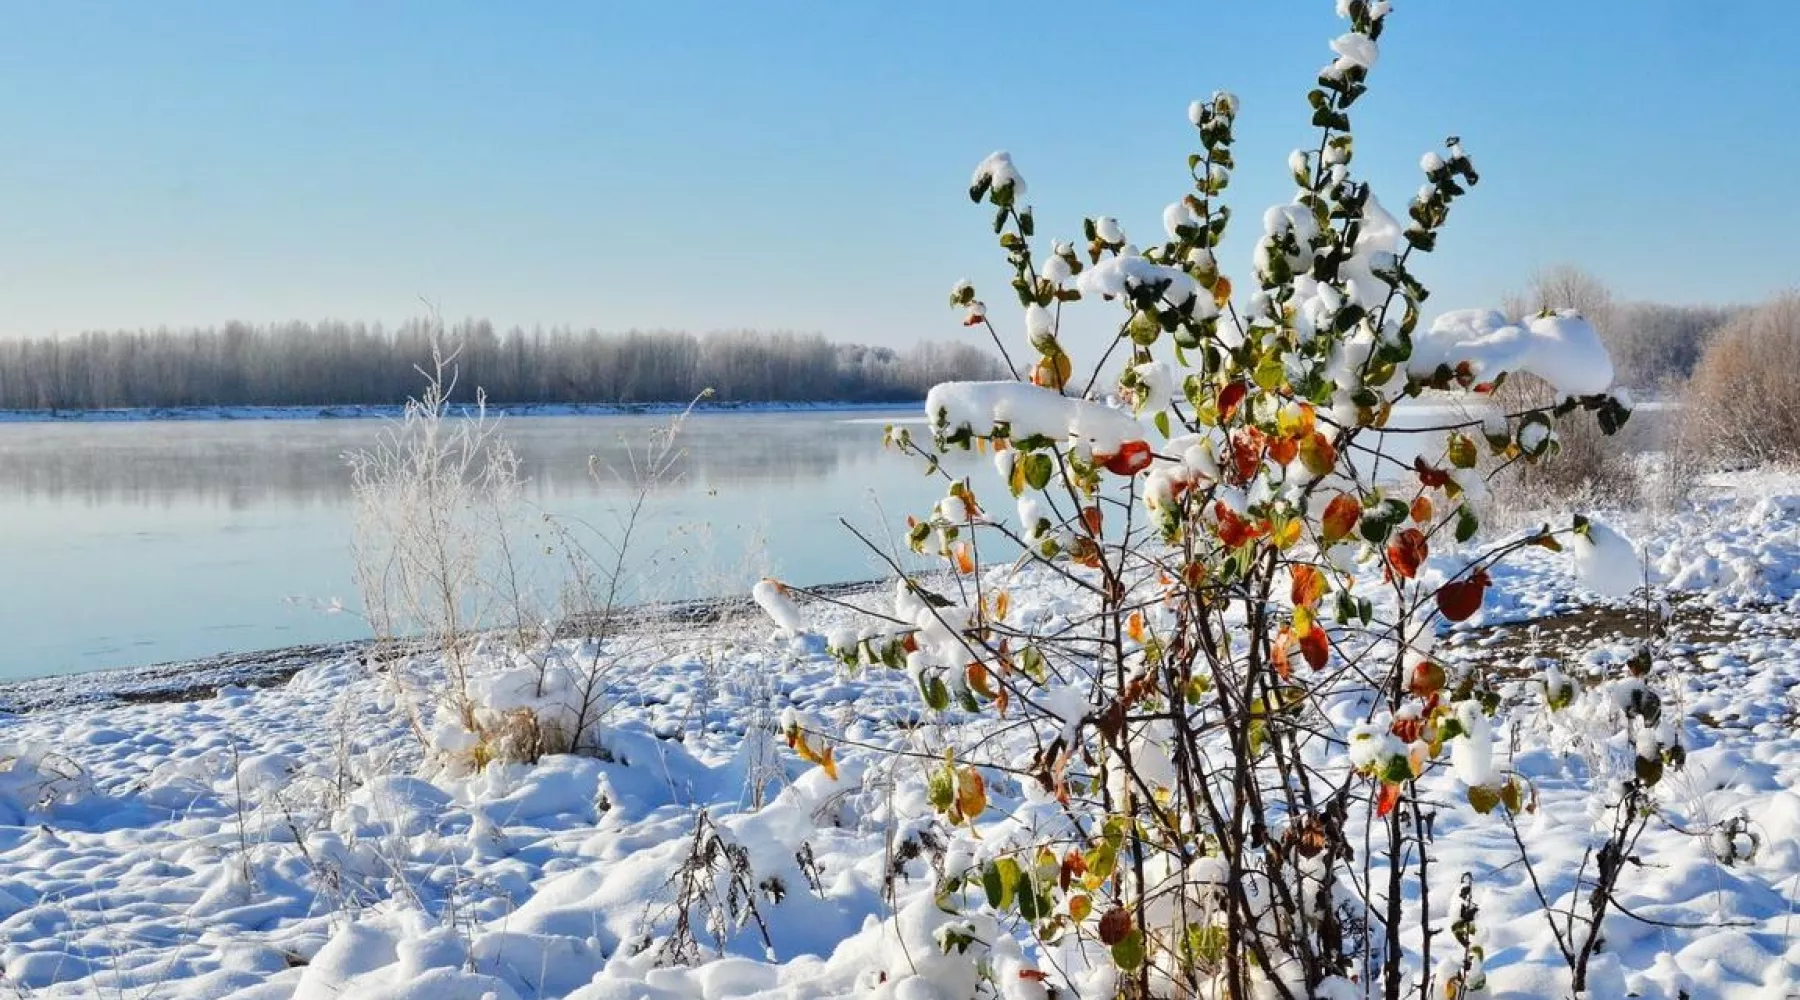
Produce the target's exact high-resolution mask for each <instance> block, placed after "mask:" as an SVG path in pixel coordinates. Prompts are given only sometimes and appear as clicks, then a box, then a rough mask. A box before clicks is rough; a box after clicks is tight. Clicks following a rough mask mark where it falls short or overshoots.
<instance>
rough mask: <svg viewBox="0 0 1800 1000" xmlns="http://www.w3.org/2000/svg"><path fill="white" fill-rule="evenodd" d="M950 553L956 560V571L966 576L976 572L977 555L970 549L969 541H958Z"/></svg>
mask: <svg viewBox="0 0 1800 1000" xmlns="http://www.w3.org/2000/svg"><path fill="white" fill-rule="evenodd" d="M950 554H951V556H952V557H954V558H955V560H956V571H957V572H958V573H961V574H963V575H964V576H967V575H969V574H970V573H973V572H975V555H974V553H973V552H971V551H969V543H967V542H957V543H956V544H955V545H953V546H951V547H950Z"/></svg>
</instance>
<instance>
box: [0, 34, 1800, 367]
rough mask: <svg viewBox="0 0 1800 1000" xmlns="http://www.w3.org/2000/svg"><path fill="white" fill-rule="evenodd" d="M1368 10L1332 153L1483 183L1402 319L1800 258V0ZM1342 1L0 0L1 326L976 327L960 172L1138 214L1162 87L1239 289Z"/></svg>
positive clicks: (1050, 208)
mask: <svg viewBox="0 0 1800 1000" xmlns="http://www.w3.org/2000/svg"><path fill="white" fill-rule="evenodd" d="M1395 6H1396V8H1397V9H1396V11H1395V13H1394V15H1393V16H1392V18H1391V19H1390V21H1389V28H1388V31H1387V33H1386V34H1385V35H1384V37H1383V39H1382V56H1381V62H1380V64H1379V65H1378V66H1377V68H1376V70H1375V73H1374V77H1373V80H1372V83H1373V85H1374V88H1375V89H1374V91H1373V92H1372V93H1371V94H1370V95H1369V96H1368V97H1366V98H1364V100H1363V101H1362V102H1360V103H1359V104H1358V105H1357V106H1356V108H1354V109H1353V110H1354V116H1355V122H1356V125H1357V130H1358V154H1359V155H1358V157H1357V166H1358V167H1359V168H1360V171H1361V172H1362V173H1363V175H1364V176H1366V177H1369V178H1371V179H1373V180H1374V182H1375V184H1376V190H1377V192H1378V194H1384V195H1385V200H1386V202H1387V204H1388V205H1389V207H1390V208H1393V209H1396V210H1398V209H1401V208H1403V207H1404V205H1405V201H1406V199H1407V197H1408V196H1409V195H1410V193H1411V192H1412V191H1413V190H1414V189H1415V188H1416V187H1417V186H1418V184H1419V182H1420V178H1419V176H1418V173H1417V166H1416V164H1417V161H1418V157H1419V154H1420V153H1422V152H1424V151H1426V150H1427V149H1431V148H1434V147H1436V146H1437V144H1438V143H1439V142H1440V141H1441V140H1442V138H1443V137H1444V136H1445V135H1447V134H1450V133H1456V134H1460V135H1461V136H1463V138H1464V142H1465V145H1466V147H1467V149H1468V151H1469V153H1470V154H1471V155H1472V156H1473V157H1474V159H1475V162H1476V165H1477V167H1478V168H1479V169H1480V170H1481V172H1482V176H1483V180H1482V183H1481V185H1480V187H1479V188H1477V189H1476V191H1475V193H1474V195H1473V197H1470V198H1468V199H1465V200H1464V201H1461V202H1459V203H1458V205H1457V207H1456V210H1455V212H1454V214H1453V216H1452V219H1451V223H1450V228H1449V231H1448V233H1447V235H1446V236H1445V238H1444V239H1443V241H1442V242H1441V243H1440V250H1439V252H1438V253H1437V254H1435V255H1434V256H1433V257H1432V259H1430V260H1429V262H1428V263H1426V264H1425V265H1424V266H1423V267H1422V268H1421V269H1420V270H1421V274H1422V275H1423V277H1424V278H1425V279H1426V281H1427V283H1428V284H1429V285H1431V286H1432V287H1433V289H1434V292H1435V294H1434V295H1433V297H1432V299H1431V301H1430V302H1429V303H1428V309H1431V308H1450V307H1457V306H1470V305H1487V304H1494V303H1497V301H1498V299H1499V297H1500V296H1501V295H1502V294H1503V293H1504V292H1506V291H1507V290H1509V289H1514V288H1517V287H1519V286H1520V285H1521V284H1522V283H1523V282H1524V280H1525V279H1526V277H1527V276H1528V275H1529V274H1530V272H1531V271H1532V270H1533V269H1534V268H1536V267H1539V266H1544V265H1549V264H1554V263H1558V262H1564V261H1569V262H1577V263H1579V264H1582V265H1584V266H1585V267H1587V268H1588V269H1589V270H1591V271H1593V272H1594V273H1596V274H1598V275H1599V276H1600V277H1602V278H1603V279H1605V280H1606V281H1607V282H1609V283H1610V284H1611V285H1612V286H1613V287H1614V289H1615V292H1616V294H1618V295H1620V296H1622V297H1626V298H1657V299H1665V300H1677V301H1700V300H1718V301H1742V300H1751V299H1756V298H1759V297H1761V296H1764V295H1766V294H1768V293H1770V292H1771V291H1774V290H1777V289H1779V288H1783V287H1788V286H1791V285H1793V284H1794V283H1796V282H1800V250H1796V249H1795V246H1796V242H1795V234H1796V233H1797V232H1800V209H1797V208H1796V204H1800V202H1797V200H1796V199H1795V197H1794V195H1793V182H1792V179H1791V178H1792V173H1793V169H1794V166H1793V165H1794V163H1795V162H1796V160H1797V159H1800V138H1797V137H1800V126H1797V125H1796V124H1795V117H1796V115H1797V114H1800V69H1797V67H1800V58H1796V56H1795V54H1794V53H1795V51H1796V50H1795V45H1796V42H1797V40H1800V3H1794V2H1792V0H1762V2H1756V0H1732V2H1719V3H1712V4H1696V3H1692V2H1689V0H1682V2H1661V0H1613V2H1601V0H1582V2H1558V3H1516V2H1507V3H1497V2H1496V3H1475V2H1453V0H1401V2H1397V3H1396V5H1395ZM1340 25H1341V22H1339V21H1338V20H1337V19H1336V18H1335V16H1334V15H1333V13H1332V10H1331V4H1330V3H1329V2H1328V0H1308V2H1304V3H1303V2H1299V0H1255V2H1252V0H1234V2H1220V0H1187V2H1183V3H1152V2H1147V0H1132V2H1130V3H1118V4H1104V3H1102V4H1096V3H1091V2H1090V3H1081V4H1072V3H1062V2H1057V0H1039V2H1034V3H1031V4H1028V5H1001V4H986V3H981V4H977V3H951V2H937V0H915V2H907V3H889V2H880V3H878V2H873V0H870V2H853V0H807V2H785V3H775V2H767V3H763V2H755V3H753V2H748V0H746V2H741V3H698V2H689V0H657V2H654V3H629V4H627V3H610V2H602V0H591V2H583V3H552V2H532V3H526V4H510V3H498V2H493V3H467V2H460V0H431V2H412V3H405V2H382V3H367V2H360V0H359V2H327V0H318V2H308V3H303V4H277V3H262V2H250V3H235V4H234V3H224V2H217V0H211V2H204V3H199V2H179V0H170V2H159V3H126V2H107V3H90V2H85V0H58V2H56V3H30V2H23V0H6V2H5V3H3V4H0V129H3V130H4V133H3V134H4V138H5V142H4V147H3V149H4V152H3V153H0V336H13V335H20V334H45V333H52V332H63V333H68V332H73V331H77V330H82V329H92V328H112V327H132V328H136V327H155V326H159V325H171V326H179V325H193V324H202V325H204V324H216V323H219V322H223V321H225V320H228V319H245V320H251V321H258V322H261V321H272V320H284V319H319V318H326V317H333V318H342V319H363V320H370V321H375V320H380V321H384V322H387V323H393V322H396V321H399V320H403V319H405V318H408V317H410V316H413V315H417V313H418V312H419V308H420V307H419V300H420V299H421V298H425V299H429V300H432V301H434V302H436V303H438V304H439V305H440V306H441V308H442V310H443V312H444V313H445V315H447V316H450V317H461V316H466V315H474V316H486V317H489V318H491V319H493V320H494V321H495V322H496V323H498V324H500V325H502V326H507V325H512V324H515V323H516V324H521V325H526V326H530V325H533V324H544V325H552V324H571V325H577V326H596V327H600V328H604V329H625V328H631V327H639V328H649V327H661V328H682V329H691V330H696V331H699V330H708V329H716V328H726V327H735V328H761V329H792V330H817V331H821V332H823V333H825V334H827V335H829V336H832V337H836V338H841V339H857V340H872V341H877V342H885V343H891V344H904V343H907V342H910V341H912V340H915V339H920V338H939V339H941V338H954V337H958V336H966V335H967V334H966V333H965V332H964V331H963V330H962V329H961V328H960V327H959V326H957V325H956V320H957V317H956V315H955V314H954V313H952V312H951V311H950V310H949V309H948V308H947V307H946V306H945V296H946V295H947V292H948V289H949V287H950V285H951V284H952V283H953V282H954V281H955V280H956V279H958V278H961V277H969V278H972V279H974V280H975V281H976V283H977V286H978V287H981V288H983V289H985V290H986V292H987V294H986V295H985V297H986V298H988V299H989V301H990V302H992V303H998V302H1000V301H1002V298H1003V297H1002V296H1001V294H1000V292H1001V291H1002V290H1003V287H1004V282H1005V279H1006V271H1005V265H1004V262H1003V261H1002V260H1001V258H1000V255H999V251H998V249H997V248H996V247H995V246H994V245H993V237H992V234H991V232H990V231H989V229H988V228H987V223H988V218H987V216H986V214H985V213H984V212H981V211H978V210H976V209H975V208H974V207H973V206H971V205H970V204H969V203H968V200H967V197H966V195H965V188H966V185H967V183H968V175H969V172H970V170H971V169H972V168H973V166H974V165H975V163H976V162H978V161H979V160H980V159H981V158H982V157H983V156H985V155H986V154H987V153H989V152H990V151H992V150H994V149H1000V148H1004V149H1008V150H1010V151H1011V152H1012V153H1013V155H1014V157H1015V159H1016V160H1017V161H1018V163H1019V166H1020V169H1021V170H1022V171H1023V173H1024V175H1025V177H1026V179H1027V181H1028V182H1029V183H1030V185H1031V191H1030V200H1031V201H1032V202H1033V203H1034V204H1035V205H1036V206H1037V210H1038V222H1039V227H1038V228H1039V232H1040V234H1043V235H1046V236H1048V235H1055V236H1064V237H1075V236H1078V234H1079V226H1080V219H1081V217H1082V216H1083V215H1084V214H1094V215H1097V214H1111V215H1116V216H1118V217H1119V218H1120V219H1121V220H1123V222H1124V223H1125V226H1126V230H1127V232H1128V234H1130V233H1140V234H1143V236H1144V237H1146V239H1148V238H1150V237H1153V236H1154V235H1155V234H1156V233H1158V232H1160V222H1159V220H1160V217H1161V208H1162V206H1163V205H1164V204H1165V203H1167V202H1168V201H1170V200H1173V199H1175V198H1178V197H1180V196H1181V195H1182V194H1183V193H1185V191H1186V186H1185V185H1186V171H1185V162H1184V161H1185V155H1186V153H1187V152H1188V151H1189V150H1190V149H1191V148H1192V146H1193V134H1192V130H1191V128H1190V127H1189V126H1188V124H1187V120H1186V111H1185V109H1186V106H1187V103H1188V101H1189V100H1190V99H1192V98H1194V97H1200V96H1205V95H1206V94H1209V93H1210V92H1212V91H1213V90H1214V89H1215V88H1219V87H1225V88H1229V89H1231V90H1234V91H1236V92H1237V93H1238V94H1239V96H1240V97H1241V99H1242V112H1241V114H1240V118H1239V129H1238V134H1239V149H1238V161H1239V169H1238V171H1237V172H1236V175H1235V180H1234V184H1233V188H1232V192H1231V195H1232V199H1231V200H1232V203H1233V205H1234V207H1235V208H1236V210H1237V212H1238V213H1239V214H1238V221H1239V223H1240V225H1239V228H1238V231H1237V239H1236V240H1234V241H1232V242H1231V243H1230V245H1229V246H1228V247H1227V251H1228V254H1227V257H1226V263H1227V264H1228V266H1229V268H1230V270H1231V271H1233V272H1235V273H1237V274H1239V275H1240V276H1244V277H1245V278H1246V280H1245V281H1244V282H1242V283H1240V287H1243V286H1244V285H1245V284H1247V283H1248V282H1247V271H1248V267H1247V259H1248V248H1249V243H1250V237H1251V236H1252V235H1253V234H1252V233H1251V231H1250V230H1251V229H1252V228H1253V227H1254V226H1256V225H1257V224H1258V223H1257V220H1258V219H1260V217H1261V213H1262V209H1263V208H1264V207H1266V206H1267V205H1268V204H1270V203H1272V202H1275V201H1280V200H1285V199H1286V198H1287V197H1288V196H1289V194H1290V191H1289V187H1290V183H1289V182H1288V181H1287V180H1286V169H1285V166H1284V162H1285V159H1286V155H1287V153H1288V151H1289V150H1290V149H1292V148H1294V147H1296V146H1298V145H1302V144H1306V143H1308V142H1309V138H1308V137H1309V134H1310V132H1309V128H1308V126H1307V122H1306V119H1307V116H1308V112H1307V108H1306V105H1305V101H1304V94H1305V91H1306V89H1307V88H1308V86H1309V85H1310V83H1311V80H1312V77H1313V74H1314V72H1315V71H1316V70H1317V69H1318V67H1320V66H1322V65H1324V64H1325V63H1326V62H1327V61H1328V60H1329V57H1330V53H1329V51H1328V50H1327V48H1326V42H1327V40H1328V39H1330V38H1331V37H1332V36H1333V35H1335V34H1336V33H1338V32H1339V31H1340V30H1342V29H1341V27H1340ZM1000 315H1001V314H1000V313H999V312H998V311H997V312H996V316H997V318H998V317H999V316H1000ZM1006 315H1007V316H1008V317H1009V318H1010V316H1011V313H1010V312H1009V313H1007V314H1006Z"/></svg>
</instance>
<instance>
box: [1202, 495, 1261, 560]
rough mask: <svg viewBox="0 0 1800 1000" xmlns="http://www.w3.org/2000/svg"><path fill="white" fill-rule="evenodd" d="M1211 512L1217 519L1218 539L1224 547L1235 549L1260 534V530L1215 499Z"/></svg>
mask: <svg viewBox="0 0 1800 1000" xmlns="http://www.w3.org/2000/svg"><path fill="white" fill-rule="evenodd" d="M1213 513H1214V514H1215V515H1216V516H1217V517H1218V519H1219V541H1221V542H1224V543H1225V547H1226V548H1231V549H1235V548H1237V547H1238V546H1240V545H1246V544H1248V543H1250V542H1251V541H1254V540H1255V539H1256V537H1257V536H1258V535H1260V534H1262V532H1261V531H1259V530H1257V529H1256V528H1253V527H1251V526H1250V522H1248V521H1246V520H1244V519H1243V518H1241V517H1239V516H1238V515H1237V513H1236V512H1235V511H1233V510H1232V509H1231V508H1230V507H1227V506H1225V505H1224V504H1223V503H1220V502H1218V501H1216V500H1215V501H1213Z"/></svg>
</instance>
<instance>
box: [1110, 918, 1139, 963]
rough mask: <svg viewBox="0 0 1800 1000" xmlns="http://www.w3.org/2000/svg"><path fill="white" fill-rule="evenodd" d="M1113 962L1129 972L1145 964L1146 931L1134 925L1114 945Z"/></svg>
mask: <svg viewBox="0 0 1800 1000" xmlns="http://www.w3.org/2000/svg"><path fill="white" fill-rule="evenodd" d="M1112 958H1113V964H1114V965H1117V966H1118V967H1119V968H1121V969H1124V970H1125V971H1127V972H1135V971H1136V970H1137V969H1138V968H1139V967H1141V966H1142V965H1143V964H1144V958H1145V953H1144V931H1143V928H1141V927H1133V928H1132V929H1131V930H1129V931H1127V932H1126V933H1125V936H1124V937H1122V938H1120V939H1119V943H1118V944H1115V945H1113V946H1112Z"/></svg>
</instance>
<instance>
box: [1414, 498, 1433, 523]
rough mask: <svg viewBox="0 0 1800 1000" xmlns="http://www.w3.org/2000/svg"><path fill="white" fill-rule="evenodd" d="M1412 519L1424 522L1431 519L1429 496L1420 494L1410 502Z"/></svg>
mask: <svg viewBox="0 0 1800 1000" xmlns="http://www.w3.org/2000/svg"><path fill="white" fill-rule="evenodd" d="M1412 519H1413V520H1415V521H1417V522H1419V523H1420V524H1424V523H1426V522H1427V521H1430V520H1431V498H1430V497H1427V496H1420V497H1419V498H1418V499H1416V500H1414V501H1413V502H1412Z"/></svg>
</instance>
